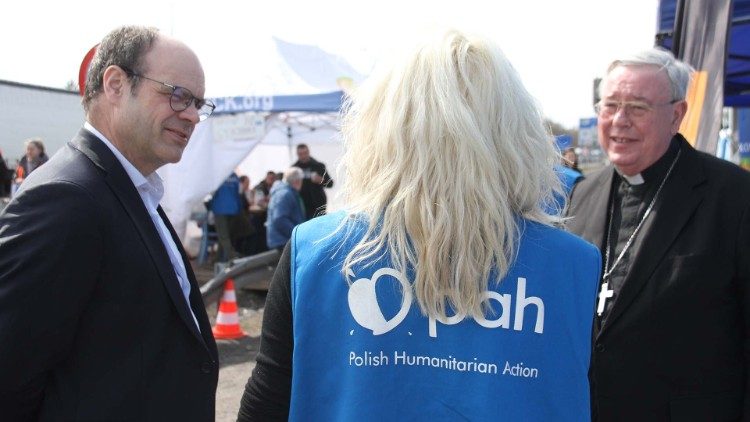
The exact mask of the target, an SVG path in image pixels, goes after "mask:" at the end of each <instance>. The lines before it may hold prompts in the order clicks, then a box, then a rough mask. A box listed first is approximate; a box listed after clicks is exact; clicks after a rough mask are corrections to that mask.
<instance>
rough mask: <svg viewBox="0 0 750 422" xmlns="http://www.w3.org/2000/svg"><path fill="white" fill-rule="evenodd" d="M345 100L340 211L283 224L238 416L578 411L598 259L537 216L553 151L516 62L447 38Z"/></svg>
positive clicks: (554, 416)
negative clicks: (288, 226)
mask: <svg viewBox="0 0 750 422" xmlns="http://www.w3.org/2000/svg"><path fill="white" fill-rule="evenodd" d="M350 98H351V99H350V101H351V102H350V103H349V104H347V106H346V107H344V110H346V111H345V113H346V114H345V115H344V117H343V123H342V136H343V142H344V147H345V148H344V151H345V154H344V156H343V158H342V162H343V164H344V166H345V168H346V170H345V175H346V178H345V180H346V181H345V182H344V187H343V190H344V194H345V196H344V200H345V208H344V211H341V212H337V213H333V214H329V215H325V216H321V217H317V218H315V219H313V220H311V221H308V222H306V223H303V224H301V225H299V226H297V228H296V229H295V230H294V232H293V233H292V237H291V239H290V241H289V243H288V244H287V246H286V248H285V249H284V251H283V254H282V257H281V259H280V262H279V264H278V266H277V270H276V273H275V275H274V278H273V280H272V282H271V286H270V289H269V292H268V297H267V302H266V308H265V314H264V320H263V331H262V334H261V342H260V353H259V355H258V358H257V365H256V367H255V369H254V370H253V374H252V376H251V378H250V379H249V381H248V384H247V386H246V388H245V393H244V395H243V398H242V403H241V407H240V411H239V420H240V421H250V420H262V421H266V420H286V419H287V418H288V419H289V420H293V421H297V420H316V421H329V420H346V421H390V420H409V421H412V420H425V421H433V420H471V421H479V420H508V421H527V420H536V421H585V420H588V418H589V411H590V407H589V384H588V378H587V373H588V365H589V357H590V345H591V310H592V309H593V306H594V296H595V288H596V282H597V280H598V278H599V270H600V266H601V259H600V255H599V252H598V250H597V249H596V248H595V247H594V246H592V245H590V244H588V243H587V242H585V241H583V240H582V239H580V238H579V237H577V236H573V235H571V234H570V233H567V232H565V231H563V230H561V229H560V228H556V227H555V225H556V224H558V223H560V222H561V217H560V216H559V215H556V214H550V213H548V212H547V211H546V209H547V207H548V206H549V204H552V203H554V201H555V198H554V194H556V193H557V194H563V191H562V187H561V186H560V180H559V178H558V175H557V173H556V171H555V169H554V167H555V165H559V160H560V156H559V153H558V151H557V149H556V146H555V145H554V143H553V138H552V136H551V134H550V133H549V132H548V130H547V129H546V126H545V124H544V121H543V119H542V115H541V113H540V112H539V108H538V106H537V104H536V102H535V101H534V99H533V98H532V97H531V95H530V94H529V93H528V91H527V90H526V89H525V88H524V86H523V85H522V83H521V78H520V76H519V75H518V74H517V73H516V71H515V70H514V68H513V66H512V65H511V64H510V63H509V62H508V60H507V59H506V58H505V56H504V55H503V54H502V52H501V51H500V49H499V48H498V47H497V46H496V45H494V44H493V43H491V42H490V41H489V40H487V39H483V38H477V37H472V36H468V35H464V34H463V33H461V32H458V31H448V32H446V33H443V34H442V35H441V36H439V37H437V38H436V39H434V40H430V41H428V42H426V43H422V44H420V45H419V46H417V47H416V48H415V49H414V50H413V52H412V53H411V54H409V55H408V56H406V57H404V58H403V59H402V60H400V61H398V62H397V63H396V64H395V65H394V66H393V67H389V68H387V69H383V70H381V71H379V72H376V73H374V74H373V76H371V78H370V79H368V80H367V81H366V82H365V83H364V84H363V85H361V86H360V87H358V88H357V89H356V90H355V91H354V92H353V93H352V96H351V97H350ZM477 181H481V183H477ZM274 195H275V194H272V196H271V201H272V203H273V201H274V199H275V196H274ZM551 251H553V252H554V253H551ZM322 403H325V405H321V404H322Z"/></svg>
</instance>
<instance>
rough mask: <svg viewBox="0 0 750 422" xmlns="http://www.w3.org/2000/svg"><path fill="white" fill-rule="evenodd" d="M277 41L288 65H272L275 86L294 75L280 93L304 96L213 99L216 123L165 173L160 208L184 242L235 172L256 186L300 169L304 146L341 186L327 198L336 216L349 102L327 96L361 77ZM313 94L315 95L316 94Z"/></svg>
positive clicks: (200, 131)
mask: <svg viewBox="0 0 750 422" xmlns="http://www.w3.org/2000/svg"><path fill="white" fill-rule="evenodd" d="M274 41H275V43H276V47H277V48H276V51H277V53H278V56H279V57H281V58H282V59H283V60H276V61H273V60H271V61H269V63H276V64H277V65H280V66H282V67H283V69H280V70H278V72H275V73H274V75H273V79H274V83H273V84H271V86H278V76H279V75H280V74H282V75H284V74H294V75H297V76H298V78H297V80H296V81H292V83H291V84H290V87H289V88H287V89H279V88H276V89H278V90H280V91H288V90H290V89H296V90H299V91H301V92H302V93H303V94H302V95H279V94H283V93H284V92H282V93H276V95H264V96H238V97H224V98H213V99H212V100H213V101H214V103H216V105H217V108H216V110H215V111H214V115H212V116H211V118H209V119H208V120H207V121H205V122H203V123H201V124H199V125H198V126H196V129H195V132H194V133H193V135H192V137H191V139H190V142H189V144H188V146H187V148H185V151H184V153H183V156H182V160H181V161H180V162H179V163H177V164H173V165H168V166H165V167H163V168H162V169H160V170H159V174H160V175H161V177H162V178H163V179H164V184H165V194H164V199H163V200H162V206H163V207H164V210H165V212H166V213H167V215H168V216H169V219H170V220H171V222H172V224H173V225H174V227H175V230H177V233H178V235H179V236H180V237H181V238H183V240H185V232H186V229H187V225H188V221H189V219H190V215H191V213H192V211H193V210H194V209H196V208H197V207H200V206H201V204H202V201H203V198H205V197H206V196H207V195H208V194H210V193H211V192H213V191H214V190H215V189H216V188H217V187H218V186H219V185H220V184H221V183H222V181H223V180H224V179H226V177H227V176H228V175H229V174H230V173H231V172H232V171H233V170H237V172H238V174H240V175H242V174H245V175H247V176H249V177H250V180H251V183H252V184H253V185H254V184H256V183H257V182H259V181H260V180H261V179H262V178H263V177H264V176H265V174H266V172H267V171H269V170H273V171H275V172H280V171H284V170H285V169H286V168H288V167H289V166H290V165H291V164H292V163H293V162H294V161H296V156H295V155H294V147H295V146H296V145H297V144H299V143H305V144H308V145H309V146H310V150H311V155H312V156H313V157H314V158H316V159H317V160H319V161H322V162H324V163H325V164H326V166H327V168H328V171H329V172H331V174H332V177H333V179H334V182H335V183H334V188H333V189H329V190H328V197H329V202H330V207H331V209H335V208H336V202H335V197H336V190H337V187H338V186H340V183H341V180H340V178H339V177H338V174H336V168H337V167H338V164H339V163H338V162H339V157H340V156H341V152H342V147H341V139H340V135H339V132H338V111H339V108H340V106H341V102H342V98H343V95H344V94H343V92H342V91H340V90H336V91H333V92H327V91H326V89H328V90H330V88H331V87H338V86H342V85H346V84H348V83H351V82H355V83H356V82H358V81H360V80H361V76H360V75H359V74H357V73H356V72H355V71H354V70H353V69H351V67H349V66H348V65H346V64H345V63H343V61H342V60H341V59H340V58H338V57H336V56H333V55H330V54H328V53H325V52H324V51H323V50H320V49H319V48H317V47H314V46H302V45H295V44H290V43H286V42H283V41H281V40H278V39H274ZM342 72H347V74H342ZM342 81H343V84H342ZM312 84H315V85H317V88H316V87H315V86H313V85H312ZM315 89H317V93H310V91H311V90H315ZM337 89H340V88H337Z"/></svg>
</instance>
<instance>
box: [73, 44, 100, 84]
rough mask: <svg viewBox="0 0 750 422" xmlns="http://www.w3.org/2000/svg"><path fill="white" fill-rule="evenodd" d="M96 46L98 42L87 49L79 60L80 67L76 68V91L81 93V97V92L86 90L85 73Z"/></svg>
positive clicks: (86, 73)
mask: <svg viewBox="0 0 750 422" xmlns="http://www.w3.org/2000/svg"><path fill="white" fill-rule="evenodd" d="M96 47H99V44H96V45H95V46H93V47H91V50H89V52H88V53H86V55H85V56H84V57H83V61H82V62H81V67H80V69H78V92H80V93H81V96H82V97H83V93H84V91H85V90H86V75H88V73H89V66H91V60H93V59H94V54H96Z"/></svg>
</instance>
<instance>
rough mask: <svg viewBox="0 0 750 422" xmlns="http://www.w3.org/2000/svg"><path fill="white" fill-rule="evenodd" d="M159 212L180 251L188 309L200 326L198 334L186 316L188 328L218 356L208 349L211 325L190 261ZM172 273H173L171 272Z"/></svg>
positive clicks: (162, 214) (163, 216)
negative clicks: (187, 289) (187, 293)
mask: <svg viewBox="0 0 750 422" xmlns="http://www.w3.org/2000/svg"><path fill="white" fill-rule="evenodd" d="M156 210H157V211H158V212H159V217H161V219H162V220H163V221H164V225H166V226H167V229H168V230H169V234H170V236H172V240H173V241H174V242H175V244H176V245H177V250H179V251H180V259H182V262H183V264H184V265H185V273H186V274H187V276H188V282H189V283H190V307H191V308H192V310H193V314H194V315H195V319H196V320H198V325H199V326H200V332H198V330H197V329H196V327H195V323H194V322H193V319H192V317H191V316H190V314H187V317H189V318H190V324H189V325H190V328H191V329H192V331H193V334H195V335H196V336H198V337H199V338H201V340H202V341H203V343H204V344H205V345H206V346H207V348H208V349H209V350H210V351H211V352H212V354H213V355H214V356H218V352H217V351H216V347H215V346H213V347H209V345H212V344H215V343H214V341H213V334H212V332H211V323H210V322H209V321H208V318H207V316H206V312H205V311H204V310H203V309H205V304H204V303H203V299H202V298H201V295H200V287H199V286H198V281H197V280H196V278H195V273H194V272H193V267H192V266H191V265H190V260H188V257H187V255H186V254H185V250H184V249H183V248H182V246H181V245H180V244H181V241H180V239H179V238H178V237H177V233H175V231H174V227H172V224H171V223H170V222H169V218H167V215H166V214H165V213H164V210H163V209H162V207H161V205H159V207H158V208H157V209H156ZM172 272H174V271H172ZM179 293H180V297H181V298H184V296H183V295H182V290H180V291H179ZM182 303H185V304H187V302H185V300H183V301H182Z"/></svg>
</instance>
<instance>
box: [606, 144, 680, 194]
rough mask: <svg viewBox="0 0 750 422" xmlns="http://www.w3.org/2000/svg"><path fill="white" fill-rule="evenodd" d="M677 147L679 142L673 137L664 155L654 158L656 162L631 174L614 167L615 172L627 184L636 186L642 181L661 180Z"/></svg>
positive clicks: (642, 182) (648, 182) (678, 147)
mask: <svg viewBox="0 0 750 422" xmlns="http://www.w3.org/2000/svg"><path fill="white" fill-rule="evenodd" d="M679 149H680V143H679V141H678V140H677V137H673V138H672V140H671V141H670V143H669V148H667V152H665V153H664V155H662V156H661V158H659V159H658V160H656V162H655V163H654V164H651V166H650V167H649V168H647V169H646V170H643V171H642V172H640V173H638V174H635V175H633V176H626V175H624V174H622V173H620V171H619V170H617V168H616V167H615V170H616V171H617V174H618V175H619V176H620V177H621V178H622V180H624V181H625V182H626V183H627V184H628V185H631V186H638V185H642V184H644V183H646V184H650V183H651V182H652V181H654V180H662V179H663V178H664V175H665V174H666V173H667V170H668V169H669V165H670V164H671V163H672V160H674V157H675V156H676V155H677V150H679ZM657 183H658V182H657Z"/></svg>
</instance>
